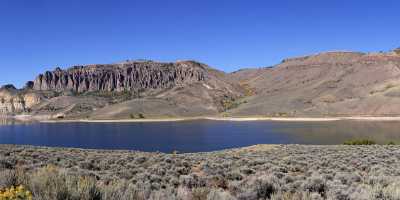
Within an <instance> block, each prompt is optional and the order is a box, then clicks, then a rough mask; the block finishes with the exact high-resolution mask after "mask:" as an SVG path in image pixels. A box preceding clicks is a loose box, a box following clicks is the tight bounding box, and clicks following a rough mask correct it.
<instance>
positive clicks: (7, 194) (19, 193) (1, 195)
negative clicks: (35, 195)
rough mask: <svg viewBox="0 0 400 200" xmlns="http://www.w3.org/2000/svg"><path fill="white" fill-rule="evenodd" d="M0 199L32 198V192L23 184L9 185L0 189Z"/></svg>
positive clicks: (25, 199)
mask: <svg viewBox="0 0 400 200" xmlns="http://www.w3.org/2000/svg"><path fill="white" fill-rule="evenodd" d="M0 200H32V193H31V192H29V191H28V190H26V189H25V188H24V186H22V185H21V186H18V187H14V186H13V187H10V188H6V189H4V190H0Z"/></svg>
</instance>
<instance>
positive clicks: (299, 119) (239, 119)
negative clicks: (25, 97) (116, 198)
mask: <svg viewBox="0 0 400 200" xmlns="http://www.w3.org/2000/svg"><path fill="white" fill-rule="evenodd" d="M15 119H18V118H15ZM194 120H211V121H232V122H247V121H277V122H329V121H400V116H399V117H373V116H370V117H361V116H353V117H187V118H185V117H182V118H148V119H71V120H68V119H67V120H52V119H46V120H38V121H39V122H41V123H71V122H82V123H134V122H138V123H139V122H140V123H142V122H178V121H194Z"/></svg>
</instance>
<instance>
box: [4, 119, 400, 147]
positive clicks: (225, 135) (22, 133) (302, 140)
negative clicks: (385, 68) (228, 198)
mask: <svg viewBox="0 0 400 200" xmlns="http://www.w3.org/2000/svg"><path fill="white" fill-rule="evenodd" d="M349 139H371V140H374V141H376V142H378V143H381V144H383V143H387V142H389V141H394V142H399V141H400V123H399V122H388V121H386V122H371V121H328V122H272V121H252V122H230V121H211V120H194V121H180V122H144V123H137V122H136V123H81V122H77V123H26V124H20V123H12V122H11V123H5V122H4V121H3V125H0V143H1V144H26V145H37V146H52V147H53V146H55V147H78V148H90V149H129V150H140V151H160V152H168V153H170V152H172V151H174V150H177V151H179V152H203V151H214V150H221V149H226V148H234V147H243V146H249V145H254V144H321V145H322V144H323V145H330V144H342V143H343V142H344V141H346V140H349Z"/></svg>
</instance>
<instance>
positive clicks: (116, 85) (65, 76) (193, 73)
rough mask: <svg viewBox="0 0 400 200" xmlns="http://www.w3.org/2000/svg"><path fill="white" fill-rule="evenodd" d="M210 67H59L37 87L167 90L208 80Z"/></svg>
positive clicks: (142, 64)
mask: <svg viewBox="0 0 400 200" xmlns="http://www.w3.org/2000/svg"><path fill="white" fill-rule="evenodd" d="M206 78H207V77H206V66H204V65H202V64H200V63H196V62H177V63H157V62H151V61H145V62H125V63H119V64H109V65H89V66H76V67H72V68H70V69H67V70H61V69H60V68H57V69H56V70H54V71H47V72H45V73H44V74H40V75H39V76H38V77H37V78H36V79H35V81H34V83H33V89H34V90H55V91H65V90H71V91H74V92H77V93H82V92H88V91H134V90H140V89H160V88H161V89H165V88H172V87H174V86H176V85H183V84H190V83H194V82H199V81H203V80H204V79H206Z"/></svg>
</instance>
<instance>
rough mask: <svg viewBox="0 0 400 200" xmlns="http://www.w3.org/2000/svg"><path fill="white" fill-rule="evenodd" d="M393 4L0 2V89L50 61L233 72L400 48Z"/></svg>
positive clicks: (307, 0) (318, 0) (392, 0)
mask: <svg viewBox="0 0 400 200" xmlns="http://www.w3.org/2000/svg"><path fill="white" fill-rule="evenodd" d="M399 9H400V1H398V0H380V1H373V0H331V1H324V0H302V1H299V0H141V1H137V0H34V1H33V0H0V85H3V84H7V83H11V84H14V85H16V86H17V87H22V86H23V85H24V84H25V82H26V81H29V80H33V79H34V78H35V76H36V75H38V74H39V73H43V72H44V71H46V70H52V69H54V68H55V67H61V68H67V67H69V66H73V65H83V64H95V63H114V62H119V61H123V60H127V59H150V60H155V61H176V60H197V61H200V62H203V63H206V64H208V65H210V66H212V67H215V68H217V69H220V70H223V71H226V72H232V71H235V70H237V69H240V68H247V67H265V66H272V65H275V64H277V63H279V62H280V61H281V60H282V59H284V58H287V57H294V56H302V55H308V54H314V53H318V52H322V51H334V50H346V51H363V52H376V51H388V50H391V49H394V48H397V47H399V46H400V26H399V23H400V12H399Z"/></svg>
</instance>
